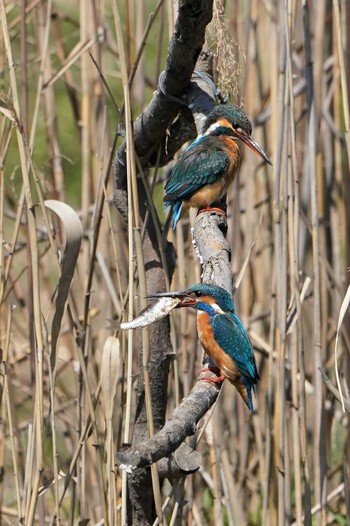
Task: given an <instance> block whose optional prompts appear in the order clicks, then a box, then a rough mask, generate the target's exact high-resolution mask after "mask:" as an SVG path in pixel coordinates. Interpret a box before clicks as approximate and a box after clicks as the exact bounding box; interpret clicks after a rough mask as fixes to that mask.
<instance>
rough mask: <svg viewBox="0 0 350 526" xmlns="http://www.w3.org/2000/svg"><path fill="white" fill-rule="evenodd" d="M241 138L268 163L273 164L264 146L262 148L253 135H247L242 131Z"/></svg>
mask: <svg viewBox="0 0 350 526" xmlns="http://www.w3.org/2000/svg"><path fill="white" fill-rule="evenodd" d="M239 138H240V139H241V140H242V141H243V142H244V144H246V145H247V146H249V148H250V149H251V150H253V152H255V153H257V154H258V155H259V157H261V158H262V159H264V161H266V162H267V163H269V164H271V166H272V162H271V161H270V159H269V157H268V156H267V155H266V153H265V152H264V150H263V149H262V148H260V146H259V145H258V143H257V142H256V141H255V140H254V139H253V137H252V136H251V135H247V134H245V133H244V134H243V133H242V134H240V136H239Z"/></svg>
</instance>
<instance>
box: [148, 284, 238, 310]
mask: <svg viewBox="0 0 350 526" xmlns="http://www.w3.org/2000/svg"><path fill="white" fill-rule="evenodd" d="M148 297H150V298H160V297H171V298H178V299H179V300H180V303H178V304H177V306H176V308H177V309H178V308H180V307H193V308H195V309H198V310H206V309H205V308H203V307H205V305H210V306H211V308H212V310H213V311H215V312H218V313H219V312H220V313H225V312H231V313H234V311H235V308H234V302H233V299H232V297H231V295H230V294H229V293H228V292H227V291H226V290H225V289H223V288H222V287H218V286H217V285H212V284H210V283H197V284H196V285H191V286H190V287H188V289H185V290H177V291H175V292H162V293H159V294H154V295H152V296H148Z"/></svg>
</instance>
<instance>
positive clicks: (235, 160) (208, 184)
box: [164, 104, 272, 228]
mask: <svg viewBox="0 0 350 526" xmlns="http://www.w3.org/2000/svg"><path fill="white" fill-rule="evenodd" d="M251 133H252V125H251V123H250V121H249V119H248V117H247V116H246V114H245V113H244V111H243V110H242V109H241V108H238V106H235V105H234V104H222V105H219V106H216V107H215V108H214V109H213V111H212V112H211V113H210V114H209V115H208V117H207V118H206V120H205V122H204V126H203V134H202V135H199V136H198V137H197V139H196V140H195V141H194V142H193V143H191V144H190V146H188V147H187V148H186V150H185V151H184V152H183V153H182V154H181V155H180V157H179V159H178V161H177V163H176V164H175V166H174V168H173V170H172V173H171V175H170V178H169V180H168V181H167V183H166V185H165V196H164V201H165V208H168V207H169V206H172V207H173V219H172V226H173V228H175V227H176V224H177V222H178V221H179V219H180V217H181V215H182V213H183V212H184V211H185V210H187V209H188V208H190V207H195V208H199V209H204V210H208V209H210V205H211V204H212V203H214V202H215V201H218V200H219V199H221V197H223V196H224V195H225V194H226V193H227V190H228V188H229V186H230V184H231V183H232V182H233V180H234V178H235V175H236V173H237V170H238V167H239V161H240V153H239V146H238V144H239V141H242V142H244V143H245V144H246V145H247V146H249V148H251V149H252V150H253V151H255V152H256V153H257V154H258V155H259V156H260V157H262V158H263V159H264V160H265V161H266V162H267V163H269V164H272V163H271V161H270V159H269V158H268V156H267V155H266V153H265V152H264V151H263V150H262V149H261V148H260V146H259V145H258V144H257V143H256V142H255V140H254V139H253V137H252V135H251ZM216 210H217V209H216Z"/></svg>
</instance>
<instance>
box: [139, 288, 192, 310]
mask: <svg viewBox="0 0 350 526" xmlns="http://www.w3.org/2000/svg"><path fill="white" fill-rule="evenodd" d="M146 297H147V298H149V299H152V298H153V299H155V298H179V300H181V301H180V303H178V305H176V307H175V309H178V308H180V307H187V306H189V305H194V304H195V303H196V298H195V296H193V295H192V294H190V293H188V292H186V290H177V291H175V292H158V293H157V294H149V295H148V296H146Z"/></svg>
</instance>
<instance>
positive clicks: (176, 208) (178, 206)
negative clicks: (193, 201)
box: [165, 201, 182, 230]
mask: <svg viewBox="0 0 350 526" xmlns="http://www.w3.org/2000/svg"><path fill="white" fill-rule="evenodd" d="M170 205H171V207H172V214H173V218H172V222H171V226H172V227H173V230H175V228H176V225H177V223H178V221H179V219H180V217H181V212H182V203H181V202H178V203H171V202H170V201H167V202H166V203H165V208H167V207H168V206H170Z"/></svg>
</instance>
